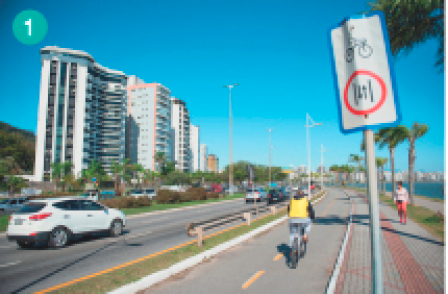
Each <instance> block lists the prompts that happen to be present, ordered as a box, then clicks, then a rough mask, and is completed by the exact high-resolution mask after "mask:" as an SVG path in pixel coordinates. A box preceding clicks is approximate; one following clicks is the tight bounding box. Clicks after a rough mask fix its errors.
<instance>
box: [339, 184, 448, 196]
mask: <svg viewBox="0 0 448 294" xmlns="http://www.w3.org/2000/svg"><path fill="white" fill-rule="evenodd" d="M348 185H349V186H354V187H359V188H365V187H366V184H365V183H353V184H348ZM403 187H405V188H406V189H407V190H408V191H409V184H408V183H407V182H403ZM444 190H445V183H444V182H416V183H415V184H414V193H415V195H420V196H425V197H428V198H438V199H445V195H444ZM386 191H387V192H392V183H386Z"/></svg>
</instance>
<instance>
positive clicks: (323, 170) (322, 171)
mask: <svg viewBox="0 0 448 294" xmlns="http://www.w3.org/2000/svg"><path fill="white" fill-rule="evenodd" d="M316 171H317V173H319V174H320V173H323V174H324V173H325V172H326V171H325V166H323V165H319V167H318V168H317V170H316Z"/></svg>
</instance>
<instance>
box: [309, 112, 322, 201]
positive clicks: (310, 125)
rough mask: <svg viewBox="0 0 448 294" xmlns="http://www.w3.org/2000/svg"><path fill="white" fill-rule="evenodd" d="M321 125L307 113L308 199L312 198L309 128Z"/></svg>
mask: <svg viewBox="0 0 448 294" xmlns="http://www.w3.org/2000/svg"><path fill="white" fill-rule="evenodd" d="M309 123H311V124H309ZM320 125H322V123H315V122H314V120H313V119H312V118H311V116H310V115H309V114H308V113H307V114H306V125H305V127H306V142H307V145H308V200H310V199H311V150H310V138H309V137H310V135H309V128H311V127H314V126H320Z"/></svg>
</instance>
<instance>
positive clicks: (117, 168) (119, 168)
mask: <svg viewBox="0 0 448 294" xmlns="http://www.w3.org/2000/svg"><path fill="white" fill-rule="evenodd" d="M111 170H112V175H113V177H114V189H115V194H116V195H120V194H121V193H120V191H119V185H120V175H121V173H122V172H123V165H121V164H119V163H118V162H116V161H115V160H114V161H112V166H111Z"/></svg>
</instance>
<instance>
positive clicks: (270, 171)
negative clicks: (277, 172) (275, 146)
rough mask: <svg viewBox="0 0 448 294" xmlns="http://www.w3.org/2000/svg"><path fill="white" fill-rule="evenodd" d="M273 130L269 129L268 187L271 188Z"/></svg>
mask: <svg viewBox="0 0 448 294" xmlns="http://www.w3.org/2000/svg"><path fill="white" fill-rule="evenodd" d="M272 130H273V129H269V130H268V131H269V187H271V149H272V147H271V132H272Z"/></svg>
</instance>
